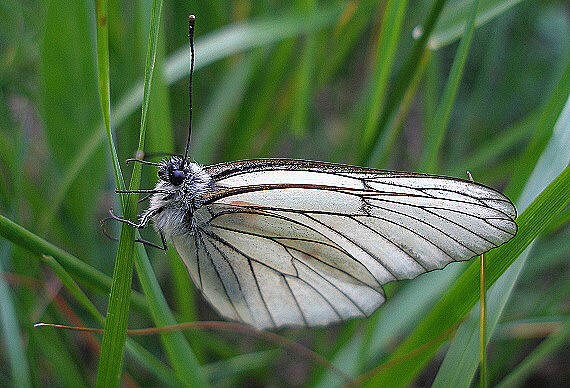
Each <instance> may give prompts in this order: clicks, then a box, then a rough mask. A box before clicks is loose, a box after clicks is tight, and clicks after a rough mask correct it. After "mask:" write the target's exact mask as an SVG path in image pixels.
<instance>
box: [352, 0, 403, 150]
mask: <svg viewBox="0 0 570 388" xmlns="http://www.w3.org/2000/svg"><path fill="white" fill-rule="evenodd" d="M407 3H408V2H407V1H398V0H390V1H388V3H387V4H386V8H385V11H384V16H383V20H382V29H381V31H380V40H379V42H378V46H377V51H376V59H375V61H374V62H375V63H374V67H375V70H374V74H373V75H372V79H371V91H370V94H369V95H368V97H369V103H368V104H369V105H368V107H367V109H366V111H365V112H364V118H365V124H364V128H363V129H362V147H363V149H364V150H368V149H369V148H370V147H371V144H372V143H373V141H374V139H375V138H376V137H377V136H378V134H377V131H379V130H380V128H379V127H378V123H379V120H380V114H381V113H382V110H383V109H384V105H385V102H386V92H387V90H388V83H389V79H390V73H391V71H392V66H393V64H394V59H395V57H396V50H397V47H398V41H399V39H400V34H401V29H402V21H403V19H404V14H405V12H406V7H407ZM358 121H360V120H358Z"/></svg>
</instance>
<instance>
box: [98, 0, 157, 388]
mask: <svg viewBox="0 0 570 388" xmlns="http://www.w3.org/2000/svg"><path fill="white" fill-rule="evenodd" d="M96 5H97V7H96V9H97V36H98V40H97V42H98V47H100V46H106V50H102V49H101V48H99V49H98V54H99V57H106V58H107V59H106V64H107V66H108V55H109V53H108V25H107V19H108V11H107V3H106V2H105V1H103V0H100V1H99V2H97V3H96ZM161 11H162V1H161V0H154V1H153V3H152V15H151V23H150V35H149V43H148V52H147V59H146V66H145V82H144V89H143V90H144V92H143V106H142V115H141V127H140V132H139V146H138V149H139V150H140V151H142V150H143V149H144V135H145V130H146V114H147V110H148V101H149V98H150V87H151V81H152V75H153V71H154V63H155V59H156V46H157V43H158V31H159V27H160V14H161ZM103 64H105V61H104V60H103ZM99 66H101V61H99ZM107 72H108V70H107ZM100 73H101V70H100ZM106 81H107V88H108V82H109V80H108V78H107V80H106ZM100 85H101V81H100ZM100 89H101V86H100ZM102 94H103V93H102ZM102 105H103V102H102ZM107 123H108V122H107ZM107 136H108V139H109V144H110V145H111V154H112V158H113V162H114V163H115V161H116V160H118V158H117V154H116V152H115V150H114V146H113V140H112V137H111V136H112V134H111V129H110V127H108V128H107ZM116 163H117V164H118V162H116ZM140 178H141V165H140V164H138V163H136V164H135V165H134V167H133V174H132V177H131V183H130V185H129V189H130V190H134V189H137V188H138V187H139V184H140ZM115 179H116V181H117V184H118V186H119V187H121V186H120V181H121V180H122V179H121V177H120V176H118V175H117V171H116V175H115ZM122 197H123V198H122V201H121V202H122V204H123V207H124V216H125V218H127V219H133V218H134V216H135V214H136V209H137V205H138V204H137V197H136V196H134V195H132V196H126V197H125V196H124V195H123V196H122ZM134 235H135V231H134V229H133V228H132V227H130V226H128V225H126V224H123V225H122V228H121V236H120V238H119V246H118V249H117V256H116V262H115V268H114V271H113V282H112V284H111V294H110V296H109V305H108V308H107V315H106V320H105V331H104V333H103V342H102V346H101V357H100V359H99V368H98V370H97V386H98V387H114V386H118V385H119V384H120V378H121V371H122V366H123V354H124V346H125V341H126V332H127V323H128V313H129V307H130V298H129V294H130V290H131V283H132V277H133V254H134Z"/></svg>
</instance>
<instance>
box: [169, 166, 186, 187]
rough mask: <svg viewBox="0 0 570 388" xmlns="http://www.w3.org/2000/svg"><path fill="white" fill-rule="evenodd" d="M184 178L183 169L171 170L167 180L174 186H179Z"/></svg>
mask: <svg viewBox="0 0 570 388" xmlns="http://www.w3.org/2000/svg"><path fill="white" fill-rule="evenodd" d="M184 178H186V174H185V173H184V171H183V170H172V171H171V172H170V175H169V177H168V180H169V181H170V183H172V184H173V185H174V186H180V184H182V182H184Z"/></svg>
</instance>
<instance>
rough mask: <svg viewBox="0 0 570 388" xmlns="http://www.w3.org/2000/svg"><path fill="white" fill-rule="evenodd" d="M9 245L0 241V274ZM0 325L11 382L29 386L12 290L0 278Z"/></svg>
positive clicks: (8, 251) (19, 385)
mask: <svg viewBox="0 0 570 388" xmlns="http://www.w3.org/2000/svg"><path fill="white" fill-rule="evenodd" d="M10 252H11V246H10V245H9V244H8V242H6V241H1V242H0V274H4V273H5V272H6V271H5V269H4V263H6V262H7V258H8V257H9V255H10ZM0 326H1V332H2V338H3V341H4V345H3V349H4V352H5V353H6V355H7V358H8V364H9V368H10V372H11V374H12V383H13V385H14V386H17V387H31V386H32V384H31V380H30V369H29V366H28V361H27V360H26V355H25V352H24V349H23V347H22V341H23V340H22V336H21V335H20V330H19V327H18V317H17V315H16V308H15V303H14V298H13V295H12V292H11V291H10V289H9V288H8V283H7V282H6V281H5V280H4V279H0Z"/></svg>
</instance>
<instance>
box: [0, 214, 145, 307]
mask: <svg viewBox="0 0 570 388" xmlns="http://www.w3.org/2000/svg"><path fill="white" fill-rule="evenodd" d="M0 236H2V237H4V238H5V239H6V240H8V241H11V242H12V243H13V244H15V245H18V246H20V247H22V248H24V249H26V250H28V251H30V252H33V253H35V254H36V255H38V256H41V255H46V256H52V257H53V258H55V259H56V260H57V261H58V262H59V263H60V264H61V265H62V266H63V267H64V268H65V269H66V270H67V271H69V272H70V273H71V274H72V275H73V276H74V277H75V278H77V279H79V280H80V281H81V282H82V283H83V284H85V285H87V286H89V287H93V288H95V289H97V290H99V291H102V292H105V293H108V292H109V290H110V288H111V278H109V277H108V276H107V275H105V274H104V273H102V272H100V271H98V270H97V269H95V268H93V267H91V266H90V265H88V264H86V263H85V262H83V261H81V260H80V259H78V258H77V257H75V256H73V255H71V254H69V253H68V252H66V251H64V250H63V249H61V248H59V247H57V246H55V245H53V244H51V243H49V242H47V241H46V240H44V239H42V238H41V237H39V236H37V235H35V234H34V233H32V232H30V231H29V230H27V229H25V228H24V227H22V226H20V225H18V224H16V223H15V222H13V221H11V220H10V219H8V218H6V217H4V216H3V215H0ZM131 299H132V303H133V305H134V307H136V308H137V309H138V310H139V311H141V312H145V311H146V310H147V308H146V305H145V301H144V297H143V296H142V295H141V294H140V293H138V292H136V291H132V293H131Z"/></svg>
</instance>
